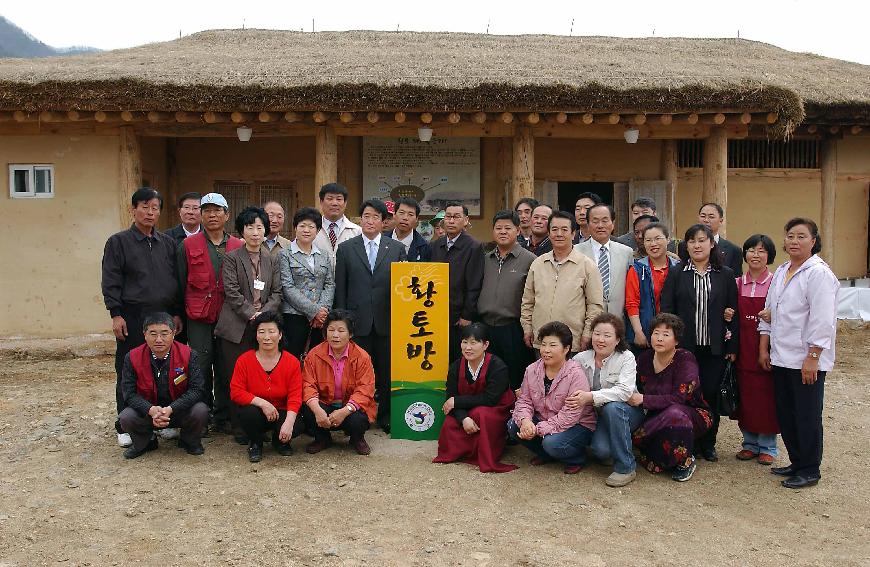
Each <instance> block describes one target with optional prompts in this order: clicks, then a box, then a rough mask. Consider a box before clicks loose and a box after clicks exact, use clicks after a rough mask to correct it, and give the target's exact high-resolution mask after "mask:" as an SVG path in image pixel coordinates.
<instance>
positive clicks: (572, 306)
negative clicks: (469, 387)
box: [520, 211, 604, 353]
mask: <svg viewBox="0 0 870 567" xmlns="http://www.w3.org/2000/svg"><path fill="white" fill-rule="evenodd" d="M548 227H549V236H550V242H552V243H553V250H552V252H547V253H546V254H543V255H541V256H539V257H538V258H536V259H535V261H534V262H532V265H531V266H530V267H529V275H528V277H527V278H526V287H525V290H524V291H523V303H522V308H521V309H520V324H521V325H522V327H523V333H524V340H525V342H526V344H527V345H529V346H530V347H531V346H533V347H535V348H538V347H539V346H540V344H539V342H538V340H537V337H536V333H537V332H538V329H540V328H541V327H542V326H544V325H545V324H547V323H549V322H551V321H562V322H563V323H565V324H566V325H568V327H569V328H570V329H571V333H573V335H574V342H573V344H572V345H571V351H572V353H577V352H580V351H583V350H586V349H587V348H589V342H590V339H591V337H592V321H593V319H595V317H597V316H598V315H599V314H601V313H603V312H604V290H603V287H602V284H601V275H600V274H599V273H598V267H597V266H596V265H595V263H594V262H593V261H592V260H590V259H589V258H588V257H586V256H585V255H583V254H582V253H581V252H579V251H577V250H575V249H574V247H573V239H574V219H572V218H571V215H570V214H568V213H566V212H564V211H554V212H553V214H552V215H551V216H550V221H549V225H548Z"/></svg>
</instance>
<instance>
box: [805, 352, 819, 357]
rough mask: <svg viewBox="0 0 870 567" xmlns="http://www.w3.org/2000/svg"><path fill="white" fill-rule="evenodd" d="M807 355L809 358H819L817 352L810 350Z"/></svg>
mask: <svg viewBox="0 0 870 567" xmlns="http://www.w3.org/2000/svg"><path fill="white" fill-rule="evenodd" d="M807 356H809V357H810V358H819V353H817V352H810V353H807Z"/></svg>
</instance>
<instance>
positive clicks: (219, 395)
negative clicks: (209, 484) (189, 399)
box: [177, 193, 243, 433]
mask: <svg viewBox="0 0 870 567" xmlns="http://www.w3.org/2000/svg"><path fill="white" fill-rule="evenodd" d="M200 211H201V213H202V228H203V230H201V231H199V233H197V234H194V235H192V236H190V237H188V238H185V239H184V240H183V241H182V243H181V244H180V245H179V247H178V261H177V264H178V275H179V279H180V281H179V283H180V286H179V287H180V289H181V293H182V297H183V304H184V313H185V316H186V317H187V325H186V328H187V341H188V344H189V345H190V348H192V349H193V350H195V351H196V352H197V354H198V355H199V364H200V370H201V371H202V377H203V383H204V390H203V401H204V402H205V403H206V404H208V406H209V408H210V409H211V410H212V414H213V420H214V424H215V429H217V430H219V431H225V432H227V433H229V432H230V431H231V429H230V428H229V417H230V414H229V412H230V376H224V374H225V373H224V372H223V371H222V368H223V365H222V364H220V362H219V361H218V359H217V355H218V353H217V340H216V339H215V337H214V327H215V323H216V322H217V319H218V314H220V312H221V306H223V303H224V285H223V271H222V269H221V268H222V266H223V261H224V256H225V255H226V254H228V253H230V252H232V251H233V250H235V249H236V248H240V247H241V246H242V244H243V242H242V240H241V239H239V238H236V237H235V236H230V235H229V234H227V232H226V230H224V226H225V225H226V222H227V220H228V219H229V207H228V205H227V200H226V199H225V198H224V196H223V195H221V194H219V193H209V194H208V195H205V196H204V197H203V198H202V200H201V201H200ZM212 389H213V390H214V393H212Z"/></svg>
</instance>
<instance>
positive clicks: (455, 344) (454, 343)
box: [448, 323, 462, 362]
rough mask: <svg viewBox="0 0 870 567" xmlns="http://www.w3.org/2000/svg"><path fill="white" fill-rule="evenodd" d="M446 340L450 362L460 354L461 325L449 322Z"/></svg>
mask: <svg viewBox="0 0 870 567" xmlns="http://www.w3.org/2000/svg"><path fill="white" fill-rule="evenodd" d="M448 340H449V342H448V345H449V347H448V356H449V357H450V362H453V361H454V360H458V359H459V357H460V356H462V327H460V326H459V325H457V324H456V323H453V324H451V325H450V336H449V338H448Z"/></svg>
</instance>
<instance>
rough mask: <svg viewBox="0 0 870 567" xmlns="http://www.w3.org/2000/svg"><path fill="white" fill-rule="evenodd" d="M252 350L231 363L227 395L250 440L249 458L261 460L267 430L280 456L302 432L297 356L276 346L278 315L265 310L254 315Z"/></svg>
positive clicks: (279, 319) (278, 338)
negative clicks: (254, 344) (297, 417)
mask: <svg viewBox="0 0 870 567" xmlns="http://www.w3.org/2000/svg"><path fill="white" fill-rule="evenodd" d="M254 330H255V333H256V338H257V349H256V350H249V351H248V352H246V353H244V354H243V355H241V356H240V357H239V359H238V360H237V361H236V366H235V370H234V371H233V378H232V381H231V382H230V398H231V399H232V400H233V402H234V403H235V404H237V405H238V406H239V421H240V422H241V426H242V429H243V430H244V431H245V435H246V436H247V437H248V439H249V444H248V460H249V461H251V462H252V463H257V462H260V460H261V459H262V458H263V434H264V433H265V432H266V431H267V430H269V431H271V432H272V446H273V447H275V450H276V451H277V452H278V453H279V454H280V455H283V456H285V457H286V456H289V455H292V454H293V449H292V448H291V447H290V440H291V439H292V438H293V437H295V436H298V435H299V434H301V433H302V430H303V429H304V425H303V422H302V420H301V419H300V420H299V421H297V420H296V415H297V414H298V413H299V408H300V407H301V406H302V371H301V369H300V367H299V360H297V359H296V357H295V356H293V355H292V354H290V353H289V352H284V351H282V350H281V349H280V347H279V345H280V343H281V318H280V315H278V314H277V313H274V312H272V311H264V312H263V313H261V314H260V315H258V316H257V318H256V319H254Z"/></svg>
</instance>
